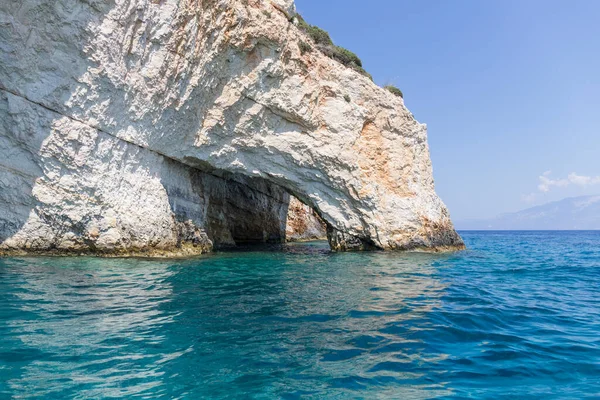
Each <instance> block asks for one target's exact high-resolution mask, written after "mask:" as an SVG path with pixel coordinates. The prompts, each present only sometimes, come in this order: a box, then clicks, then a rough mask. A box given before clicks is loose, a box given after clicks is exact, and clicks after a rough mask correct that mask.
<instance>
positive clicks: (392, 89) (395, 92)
mask: <svg viewBox="0 0 600 400" xmlns="http://www.w3.org/2000/svg"><path fill="white" fill-rule="evenodd" d="M385 88H386V89H387V90H388V92H390V93H391V94H393V95H396V96H398V97H402V98H404V95H403V94H402V90H400V89H398V88H397V87H396V86H393V85H387V86H385Z"/></svg>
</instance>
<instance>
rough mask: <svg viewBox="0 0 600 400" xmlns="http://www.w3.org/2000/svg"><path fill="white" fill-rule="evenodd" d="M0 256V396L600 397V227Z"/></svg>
mask: <svg viewBox="0 0 600 400" xmlns="http://www.w3.org/2000/svg"><path fill="white" fill-rule="evenodd" d="M462 235H463V237H464V239H465V241H466V242H467V245H468V247H469V250H468V251H465V252H460V253H455V254H450V255H431V254H401V253H345V254H334V253H329V252H328V251H327V245H326V244H325V243H311V244H301V245H291V246H287V247H285V248H284V249H283V250H280V251H277V252H264V251H263V252H261V251H251V252H236V253H218V254H214V255H209V256H205V257H202V258H199V259H195V260H184V261H173V260H170V261H164V260H163V261H156V260H121V259H93V258H13V259H0V398H11V397H14V398H26V397H35V398H46V399H52V398H55V399H65V398H72V397H75V398H81V399H84V398H189V399H197V398H217V399H218V398H256V399H271V398H284V399H294V398H315V399H321V398H334V399H335V398H337V399H347V398H368V399H372V398H397V399H413V398H414V399H425V398H465V397H471V398H489V399H501V398H506V399H514V398H544V399H551V398H585V397H589V398H600V232H496V233H494V232H488V233H484V232H462Z"/></svg>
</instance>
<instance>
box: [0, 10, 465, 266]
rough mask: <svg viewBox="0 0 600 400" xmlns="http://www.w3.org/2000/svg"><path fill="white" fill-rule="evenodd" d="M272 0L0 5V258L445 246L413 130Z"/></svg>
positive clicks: (445, 231)
mask: <svg viewBox="0 0 600 400" xmlns="http://www.w3.org/2000/svg"><path fill="white" fill-rule="evenodd" d="M294 12H295V11H294V4H293V2H292V1H289V0H277V1H269V0H200V1H197V0H194V1H191V0H183V1H178V0H163V1H160V2H157V1H150V0H132V1H122V0H117V1H112V2H104V1H98V0H86V1H80V0H56V1H52V2H48V1H43V0H23V1H20V2H10V1H9V2H2V3H0V24H1V25H2V29H0V52H1V53H0V186H1V187H2V190H1V191H0V252H2V254H17V253H18V254H21V253H27V254H42V253H43V254H66V253H69V254H97V255H147V254H153V255H188V254H200V253H203V252H206V251H210V249H212V248H219V247H227V246H234V245H236V244H240V243H264V242H278V243H280V242H283V241H285V230H286V219H287V212H288V207H289V199H290V195H293V196H294V197H296V198H298V199H299V200H300V201H302V203H304V204H306V205H308V206H309V207H310V208H311V209H313V210H314V211H315V212H316V213H317V214H318V215H319V217H320V218H321V219H322V220H323V221H324V222H325V224H326V225H327V232H328V238H329V241H330V244H331V247H332V249H334V250H367V249H383V250H414V249H432V250H444V251H446V250H455V249H462V248H464V244H463V242H462V240H461V239H460V237H459V236H458V234H457V233H456V232H455V230H454V228H453V225H452V222H451V220H450V216H449V213H448V211H447V209H446V207H445V206H444V204H443V203H442V202H441V200H440V199H439V197H438V196H437V195H436V194H435V190H434V183H433V176H432V169H431V162H430V159H429V150H428V146H427V134H426V127H425V125H423V124H420V123H419V122H417V121H416V120H415V119H414V117H413V115H412V114H411V113H410V112H409V111H408V109H406V107H405V105H404V102H403V100H402V98H400V97H397V96H394V95H393V94H391V93H389V92H388V91H387V90H384V89H382V88H379V87H377V86H376V85H375V84H374V83H373V82H371V81H370V80H369V79H368V78H367V77H365V76H362V75H361V74H359V73H358V72H356V71H354V70H352V69H349V68H346V67H344V66H343V65H341V64H340V63H338V62H337V61H335V60H332V59H330V58H328V57H327V56H325V55H324V54H321V53H320V52H319V51H308V52H307V51H303V50H302V43H305V42H306V41H310V38H308V37H307V36H306V35H305V34H304V33H303V32H302V31H300V30H299V29H298V28H297V27H296V26H295V25H294V22H293V18H292V17H293V15H294Z"/></svg>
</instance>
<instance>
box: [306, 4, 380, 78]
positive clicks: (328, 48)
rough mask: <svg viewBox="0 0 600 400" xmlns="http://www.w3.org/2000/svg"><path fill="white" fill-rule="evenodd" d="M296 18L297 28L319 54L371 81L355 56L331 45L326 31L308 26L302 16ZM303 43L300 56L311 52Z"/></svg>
mask: <svg viewBox="0 0 600 400" xmlns="http://www.w3.org/2000/svg"><path fill="white" fill-rule="evenodd" d="M296 18H297V21H298V28H300V30H302V31H304V32H305V33H306V34H307V35H308V36H309V37H310V38H311V39H312V40H313V42H314V43H315V45H316V47H317V49H319V51H320V52H321V53H323V54H325V55H326V56H327V57H329V58H333V59H334V60H336V61H338V62H340V63H342V64H343V65H345V66H346V67H349V68H352V69H353V70H355V71H357V72H359V73H361V74H362V75H364V76H366V77H368V78H369V79H371V80H373V77H372V76H371V74H369V73H368V72H367V71H365V70H364V69H363V66H362V61H361V59H360V58H358V56H357V55H356V54H354V53H353V52H351V51H350V50H348V49H345V48H343V47H340V46H336V45H335V44H333V41H332V40H331V37H330V36H329V33H327V31H324V30H323V29H321V28H319V27H318V26H314V25H310V24H309V23H307V22H306V21H305V20H304V18H302V15H300V14H297V15H296ZM303 43H304V42H301V43H300V51H301V53H302V54H304V53H306V52H307V51H312V48H311V47H310V46H309V45H308V44H306V43H304V44H303Z"/></svg>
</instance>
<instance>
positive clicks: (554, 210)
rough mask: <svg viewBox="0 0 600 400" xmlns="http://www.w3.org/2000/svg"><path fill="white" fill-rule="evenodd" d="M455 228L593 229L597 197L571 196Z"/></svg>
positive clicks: (599, 209) (599, 215)
mask: <svg viewBox="0 0 600 400" xmlns="http://www.w3.org/2000/svg"><path fill="white" fill-rule="evenodd" d="M455 226H456V229H458V230H596V229H600V196H583V197H572V198H568V199H564V200H560V201H555V202H552V203H548V204H544V205H541V206H537V207H532V208H528V209H526V210H523V211H519V212H515V213H508V214H501V215H499V216H497V217H496V218H492V219H486V220H463V221H456V222H455Z"/></svg>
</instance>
